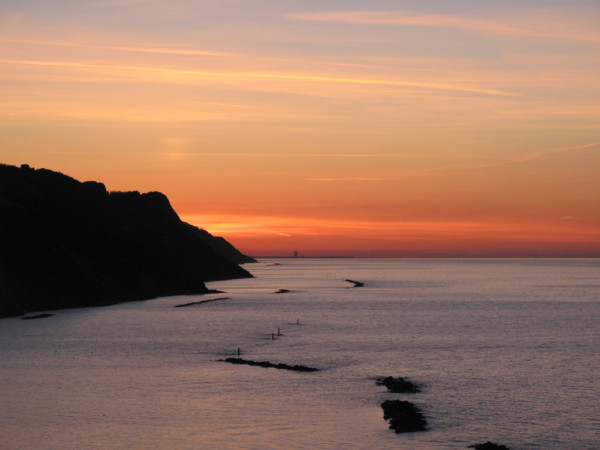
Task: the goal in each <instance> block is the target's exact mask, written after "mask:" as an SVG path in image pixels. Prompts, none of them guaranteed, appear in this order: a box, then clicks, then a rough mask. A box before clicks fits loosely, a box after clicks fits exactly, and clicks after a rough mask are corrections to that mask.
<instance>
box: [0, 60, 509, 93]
mask: <svg viewBox="0 0 600 450" xmlns="http://www.w3.org/2000/svg"><path fill="white" fill-rule="evenodd" d="M0 64H7V65H25V66H40V67H56V68H71V69H79V70H82V69H84V70H98V71H103V72H104V73H106V71H108V73H109V74H110V75H111V76H116V75H119V73H121V74H123V73H129V74H131V73H137V74H154V75H157V77H154V78H152V80H147V81H151V82H168V83H173V82H185V81H186V80H187V81H188V82H194V81H195V82H200V81H202V82H205V81H207V80H209V81H214V82H222V81H223V80H263V81H268V80H283V81H292V82H308V83H325V84H342V85H363V86H384V87H408V88H421V89H433V90H442V91H454V92H466V93H475V94H484V95H492V96H503V97H515V96H518V95H519V94H517V93H514V92H507V91H501V90H497V89H486V88H478V87H471V86H461V85H454V84H446V83H427V82H420V81H412V80H411V81H409V80H397V79H382V78H347V77H336V76H325V75H311V74H300V73H277V72H236V71H230V72H222V71H220V72H216V71H215V72H213V71H204V70H192V69H175V68H168V67H151V66H132V65H110V64H91V63H82V62H73V61H42V60H23V59H1V60H0ZM173 77H177V79H173Z"/></svg>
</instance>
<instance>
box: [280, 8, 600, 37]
mask: <svg viewBox="0 0 600 450" xmlns="http://www.w3.org/2000/svg"><path fill="white" fill-rule="evenodd" d="M284 17H286V18H287V19H290V20H301V21H311V22H338V23H350V24H361V25H400V26H412V27H435V28H452V29H458V30H466V31H471V32H475V33H479V34H486V35H507V36H528V37H538V38H558V39H569V40H578V41H592V42H598V41H600V32H599V31H598V29H597V27H596V28H591V29H590V30H581V29H578V28H577V27H576V26H575V25H573V26H572V27H569V29H566V30H565V29H564V27H563V28H560V27H559V28H557V27H556V26H552V25H553V24H552V23H543V24H536V23H533V22H532V23H528V22H525V23H523V24H514V22H516V21H515V20H514V19H513V20H506V21H499V20H489V19H481V18H473V17H468V16H459V15H437V14H431V15H414V14H411V13H408V12H402V11H330V12H308V13H294V14H286V15H285V16H284ZM554 25H556V23H555V24H554ZM561 25H563V26H564V23H561Z"/></svg>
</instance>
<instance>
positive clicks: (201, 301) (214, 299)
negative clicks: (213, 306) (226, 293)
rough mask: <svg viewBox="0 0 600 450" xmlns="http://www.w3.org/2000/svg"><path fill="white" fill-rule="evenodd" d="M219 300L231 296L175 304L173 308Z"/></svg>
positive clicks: (227, 298)
mask: <svg viewBox="0 0 600 450" xmlns="http://www.w3.org/2000/svg"><path fill="white" fill-rule="evenodd" d="M219 300H229V297H219V298H211V299H209V300H200V301H199V302H190V303H183V304H181V305H175V306H173V308H184V307H186V306H194V305H200V304H202V303H210V302H218V301H219Z"/></svg>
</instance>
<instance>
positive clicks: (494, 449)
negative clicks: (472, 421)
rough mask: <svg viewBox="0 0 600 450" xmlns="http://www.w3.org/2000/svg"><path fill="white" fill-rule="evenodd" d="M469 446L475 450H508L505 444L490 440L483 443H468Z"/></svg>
mask: <svg viewBox="0 0 600 450" xmlns="http://www.w3.org/2000/svg"><path fill="white" fill-rule="evenodd" d="M469 448H474V449H475V450H510V449H509V448H508V447H507V446H506V445H501V444H495V443H493V442H490V441H487V442H484V443H483V444H473V445H469Z"/></svg>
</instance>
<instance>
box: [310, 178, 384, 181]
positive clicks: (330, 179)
mask: <svg viewBox="0 0 600 450" xmlns="http://www.w3.org/2000/svg"><path fill="white" fill-rule="evenodd" d="M387 179H390V178H380V177H324V178H308V181H382V180H387Z"/></svg>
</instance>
